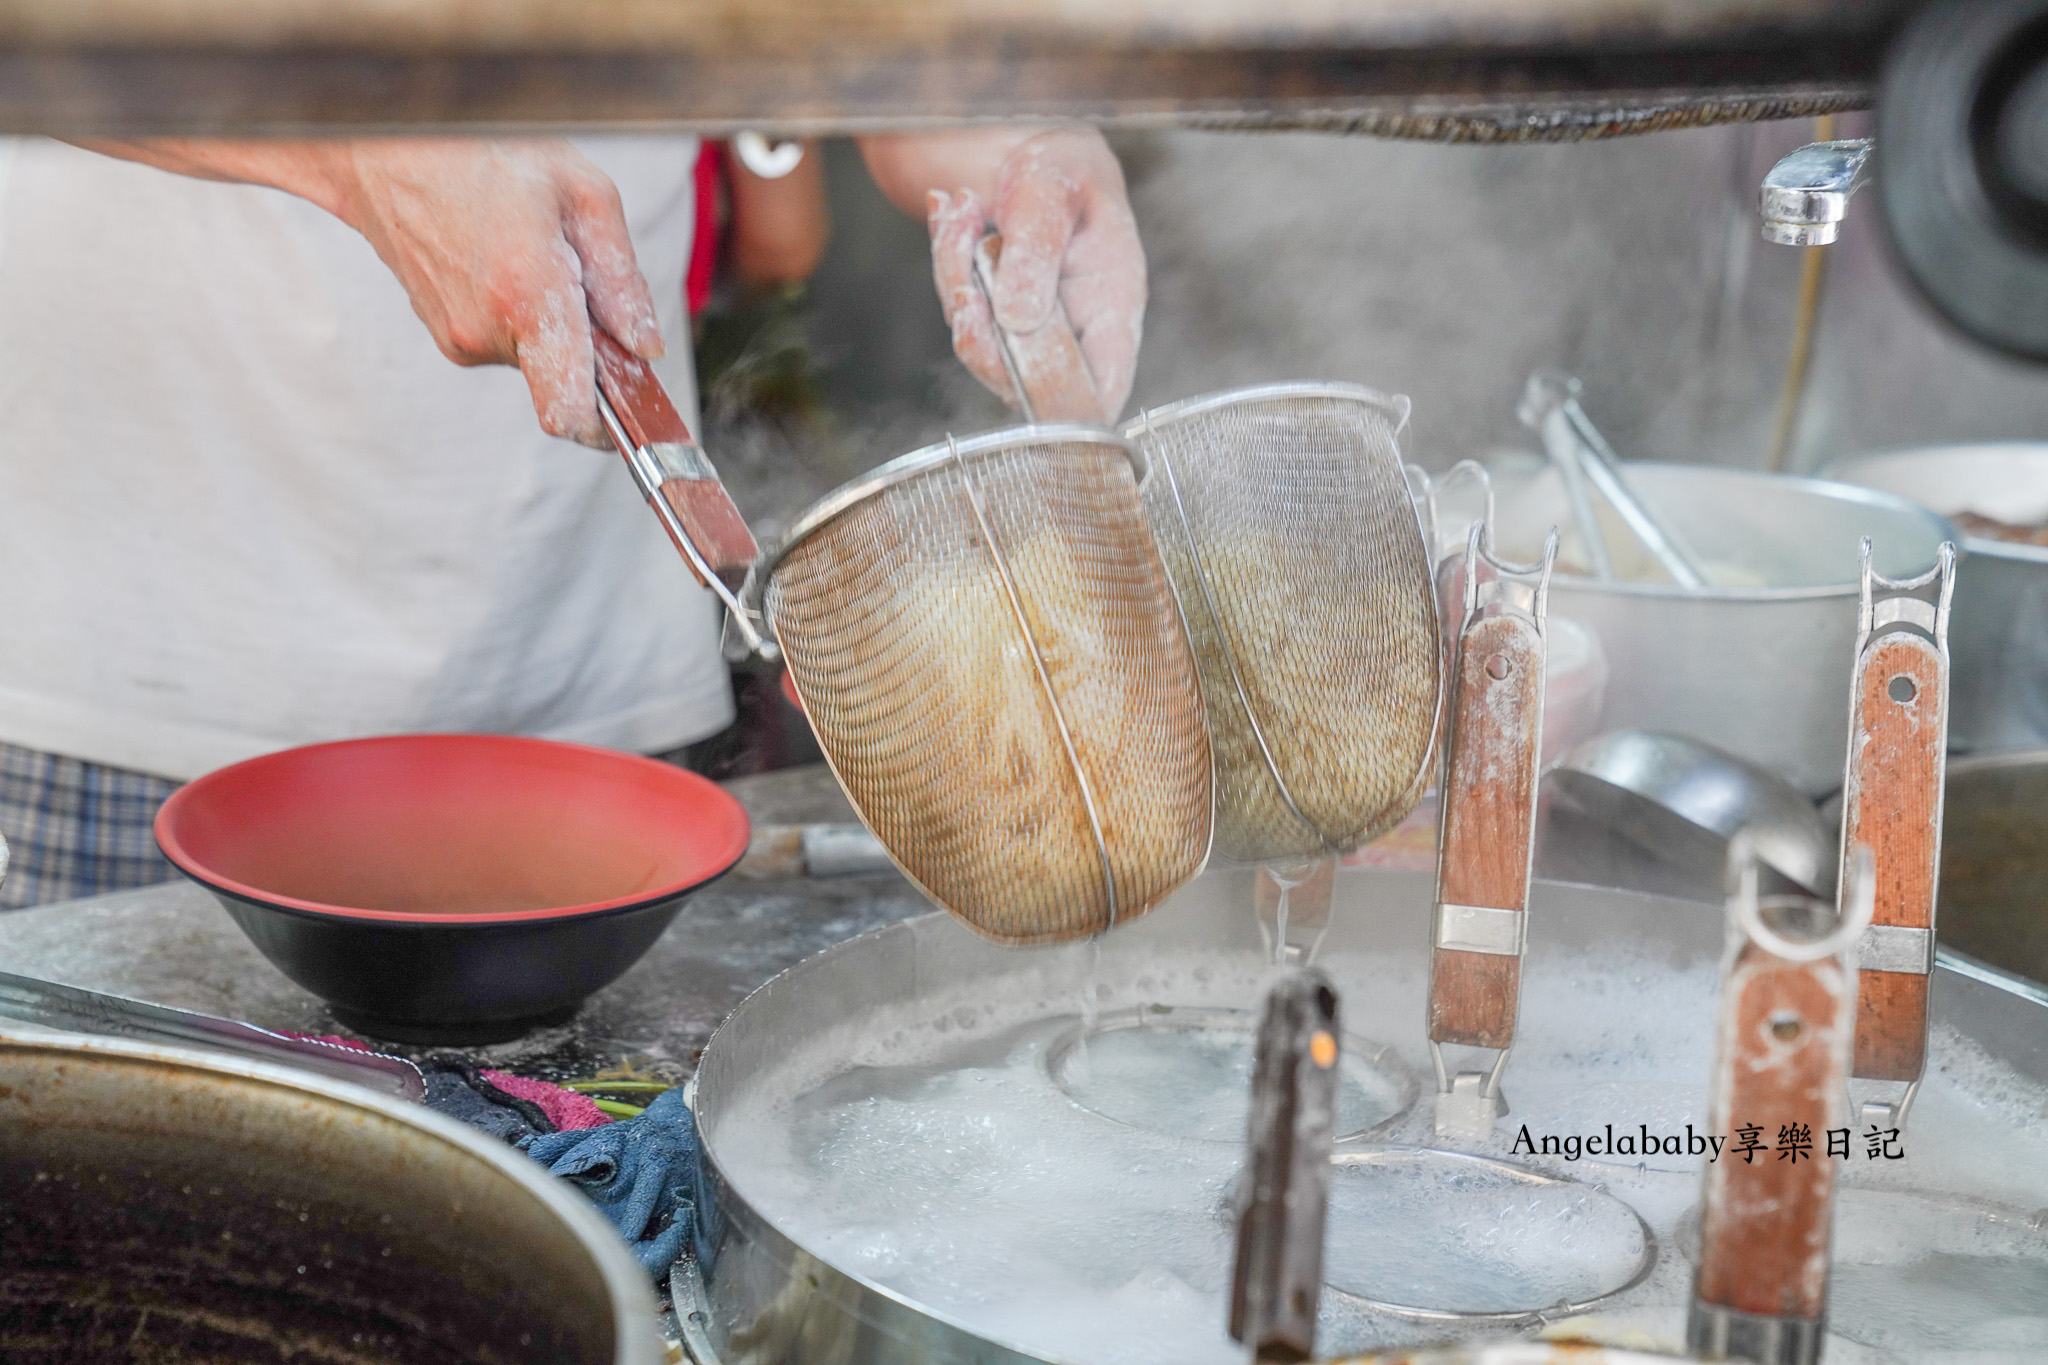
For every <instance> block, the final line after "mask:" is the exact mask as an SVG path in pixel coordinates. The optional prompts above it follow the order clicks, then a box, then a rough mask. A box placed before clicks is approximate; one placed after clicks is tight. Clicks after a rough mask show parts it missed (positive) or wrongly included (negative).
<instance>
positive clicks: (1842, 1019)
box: [1686, 942, 1854, 1361]
mask: <svg viewBox="0 0 2048 1365" xmlns="http://www.w3.org/2000/svg"><path fill="white" fill-rule="evenodd" d="M1853 975H1854V974H1853V973H1852V972H1851V971H1849V970H1848V969H1847V968H1846V967H1845V966H1844V964H1843V963H1842V961H1841V959H1840V958H1838V957H1825V958H1821V959H1819V960H1818V961H1812V962H1791V961H1788V960H1786V959H1784V958H1781V957H1777V956H1775V955H1773V954H1772V953H1770V952H1768V951H1766V950H1765V949H1763V948H1761V947H1759V946H1758V945H1757V944H1756V943H1754V942H1749V943H1745V944H1744V945H1743V946H1742V948H1741V949H1740V950H1739V951H1738V952H1737V954H1736V956H1735V959H1734V961H1733V962H1732V963H1731V964H1730V966H1729V969H1728V974H1727V976H1726V978H1725V980H1724V982H1723V985H1722V998H1721V1014H1720V1024H1719V1032H1718V1039H1717V1042H1718V1047H1717V1058H1716V1063H1715V1067H1714V1072H1713V1081H1712V1086H1713V1089H1712V1093H1711V1095H1710V1097H1709V1105H1708V1125H1707V1131H1708V1132H1709V1134H1711V1135H1714V1136H1717V1137H1722V1138H1725V1139H1726V1142H1725V1145H1724V1146H1723V1147H1722V1148H1721V1150H1720V1151H1719V1153H1718V1154H1716V1156H1715V1158H1714V1159H1713V1160H1711V1161H1708V1162H1706V1163H1705V1164H1704V1167H1703V1169H1704V1171H1705V1177H1704V1178H1705V1188H1704V1191H1703V1197H1702V1200H1701V1211H1700V1255H1699V1263H1698V1271H1697V1273H1696V1275H1695V1278H1694V1281H1693V1304H1692V1312H1691V1315H1690V1319H1689V1322H1688V1325H1687V1331H1686V1348H1687V1350H1688V1352H1690V1353H1691V1354H1692V1355H1694V1356H1696V1357H1698V1358H1702V1359H1708V1360H1728V1359H1741V1360H1756V1359H1769V1360H1772V1361H1795V1360H1796V1361H1812V1360H1817V1359H1818V1358H1819V1346H1820V1338H1821V1335H1822V1321H1823V1317H1824V1309H1825V1308H1826V1305H1827V1284H1828V1264H1829V1262H1828V1255H1829V1238H1830V1234H1831V1231H1832V1227H1833V1201H1834V1188H1835V1168H1836V1166H1837V1165H1838V1164H1839V1158H1838V1157H1834V1156H1830V1155H1829V1154H1828V1142H1829V1136H1828V1131H1827V1130H1830V1129H1834V1130H1837V1131H1839V1130H1841V1129H1842V1128H1843V1127H1845V1126H1846V1124H1847V1122H1848V1119H1847V1109H1848V1097H1847V1092H1846V1085H1847V1081H1848V1069H1849V1050H1850V1039H1851V1035H1852V1033H1853V1030H1854V1012H1853V1010H1854V986H1853V984H1852V982H1853ZM1760 1352H1761V1353H1762V1354H1760Z"/></svg>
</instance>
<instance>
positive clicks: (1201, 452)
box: [1125, 384, 1442, 864]
mask: <svg viewBox="0 0 2048 1365" xmlns="http://www.w3.org/2000/svg"><path fill="white" fill-rule="evenodd" d="M1407 420H1408V400H1407V399H1405V398H1388V397H1385V396H1383V395H1381V394H1378V393H1374V392H1373V391H1372V390H1370V389H1364V388H1359V387H1357V386H1354V385H1348V384H1270V385H1262V386H1259V387H1256V388H1249V389H1239V390H1235V391H1233V392H1229V393H1220V394H1214V395H1211V396H1209V397H1206V398H1194V399H1189V400H1187V401H1185V402H1181V403H1176V404H1173V405H1172V406H1170V407H1164V408H1159V409H1155V410H1153V411H1151V412H1147V413H1145V414H1143V415H1142V416H1140V417H1139V418H1138V419H1137V420H1135V421H1133V422H1132V423H1130V424H1129V425H1128V426H1127V427H1126V428H1125V434H1126V435H1127V436H1129V437H1131V438H1132V439H1133V440H1135V441H1137V442H1138V443H1139V444H1140V445H1141V447H1142V449H1143V450H1144V452H1145V456H1146V459H1147V460H1148V461H1149V462H1150V464H1151V465H1152V474H1151V477H1150V479H1149V480H1148V481H1147V483H1146V485H1145V489H1144V505H1145V514H1146V518H1147V520H1148V521H1149V523H1150V525H1151V527H1152V532H1153V536H1154V538H1155V539H1156V540H1157V542H1158V544H1159V548H1160V552H1161V556H1162V558H1163V559H1164V560H1165V563H1166V567H1167V571H1168V573H1169V574H1170V575H1171V576H1172V579H1173V583H1174V586H1175V587H1176V588H1177V589H1178V590H1179V593H1180V598H1181V603H1182V607H1183V609H1184V611H1185V613H1186V617H1187V627H1188V636H1189V639H1190V641H1191V642H1192V644H1193V647H1194V651H1195V657H1196V660H1197V662H1198V666H1199V671H1200V677H1201V686H1202V694H1203V697H1204V699H1205V701H1206V702H1207V709H1208V717H1209V733H1210V740H1211V743H1212V745H1213V746H1214V750H1215V762H1216V847H1215V851H1216V855H1217V856H1218V857H1220V858H1226V859H1229V860H1231V861H1233V862H1240V863H1268V864H1275V863H1281V862H1285V861H1289V860H1293V861H1300V860H1303V859H1312V858H1321V857H1326V856H1329V855H1331V854H1336V853H1343V852H1348V851H1349V850H1351V849H1354V848H1357V847H1358V846H1359V845H1360V844H1363V843H1365V842H1367V841H1369V840H1371V839H1373V838H1376V837H1378V836H1379V835H1380V834H1382V833H1384V832H1385V831H1386V830H1388V829H1390V828H1392V827H1393V825H1394V824H1396V823H1397V822H1398V821H1399V820H1400V819H1401V817H1402V816H1404V815H1406V814H1407V813H1408V811H1409V810H1411V809H1413V807H1414V805H1415V803H1416V802H1417V801H1418V800H1419V799H1420V798H1421V795H1422V792H1423V789H1424V786H1425V785H1426V783H1427V781H1428V776H1429V774H1428V758H1429V753H1430V748H1431V744H1432V742H1433V740H1434V739H1435V736H1436V726H1437V716H1438V706H1439V684H1440V675H1441V670H1442V658H1441V644H1440V636H1439V627H1438V624H1437V606H1436V597H1435V593H1434V592H1433V591H1432V587H1431V580H1430V562H1429V554H1428V551H1427V549H1426V547H1425V546H1424V545H1423V540H1422V530H1421V525H1420V523H1419V521H1418V518H1417V515H1416V509H1415V504H1414V501H1413V499H1412V498H1411V497H1410V495H1409V491H1408V484H1407V478H1406V476H1405V474H1404V473H1403V471H1402V467H1401V459H1400V450H1399V438H1400V434H1401V431H1402V429H1403V428H1404V427H1405V426H1406V425H1407Z"/></svg>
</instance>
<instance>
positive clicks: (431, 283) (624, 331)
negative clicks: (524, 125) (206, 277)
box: [330, 138, 662, 448]
mask: <svg viewBox="0 0 2048 1365" xmlns="http://www.w3.org/2000/svg"><path fill="white" fill-rule="evenodd" d="M335 150H336V164H335V166H334V167H333V168H332V170H331V175H332V180H331V183H332V185H333V195H334V201H333V203H332V204H331V205H330V207H331V208H332V209H333V210H334V212H335V213H336V214H337V215H338V216H340V217H341V218H342V219H343V220H344V221H345V222H347V223H348V224H349V225H350V226H352V227H354V228H355V229H356V230H357V231H358V232H361V233H362V234H363V236H364V237H366V238H367V239H369V242H370V245H371V246H372V247H374V248H376V251H377V255H378V256H379V257H381V258H382V259H383V261H384V263H385V264H386V265H387V266H389V267H391V271H392V273H393V274H395V275H396V276H398V279H399V282H400V283H401V284H403V285H404V286H405V290H406V293H407V294H408V295H410V296H411V299H412V306H413V311H415V312H416V313H418V314H419V315H420V318H421V320H422V321H424V322H425V323H426V324H427V329H428V330H429V331H430V332H432V333H433V336H434V341H435V343H436V344H438V345H439V346H440V348H441V351H442V353H443V354H444V355H446V356H447V357H448V358H449V359H450V360H453V361H454V362H455V363H456V364H458V365H517V366H518V367H519V369H520V372H521V373H523V374H524V375H525V376H526V384H527V388H528V389H529V390H530V391H531V393H532V395H533V410H534V412H535V414H537V415H538V416H539V418H540V424H541V427H542V428H543V429H544V430H546V431H547V432H549V433H550V434H552V435H556V436H567V437H570V438H572V439H574V440H578V441H581V442H583V443H584V444H586V445H594V446H598V447H601V448H609V445H610V443H609V441H608V440H607V439H606V437H605V432H604V428H603V426H602V425H601V424H600V423H599V421H598V417H597V388H596V363H595V357H594V355H593V353H592V351H591V341H590V319H591V317H592V316H595V317H596V318H597V319H598V320H599V321H600V322H601V323H603V325H604V327H605V329H606V330H607V331H609V332H610V333H611V334H612V335H613V336H614V337H617V338H618V340H619V341H620V343H621V344H623V345H624V346H625V347H626V348H627V349H628V350H630V351H633V352H634V353H636V354H638V355H640V356H642V357H644V358H646V359H649V360H652V359H654V358H655V357H657V356H659V355H660V354H661V353H662V340H661V329H660V327H659V325H658V324H657V323H656V321H655V316H654V300H653V298H652V296H651V295H650V294H649V292H648V289H647V281H646V280H645V279H644V278H643V277H642V276H641V274H640V267H639V264H638V262H637V261H636V260H635V259H634V255H633V243H632V241H631V239H630V238H629V237H628V236H627V234H626V219H625V213H624V210H623V209H622V208H621V206H620V203H619V192H618V190H617V188H615V187H614V186H613V184H612V182H611V181H610V179H608V178H607V177H606V176H605V174H604V172H602V171H600V170H599V169H598V168H597V167H596V166H594V165H592V164H591V163H590V162H589V161H588V160H587V159H586V158H585V157H584V156H583V155H582V154H581V153H579V152H577V151H576V150H575V149H574V148H573V147H571V146H570V145H569V144H568V143H566V142H563V141H559V140H554V139H545V140H530V141H529V140H518V141H501V140H483V139H469V138H431V139H429V138H390V139H369V140H361V141H351V142H347V143H343V144H338V145H337V147H336V149H335Z"/></svg>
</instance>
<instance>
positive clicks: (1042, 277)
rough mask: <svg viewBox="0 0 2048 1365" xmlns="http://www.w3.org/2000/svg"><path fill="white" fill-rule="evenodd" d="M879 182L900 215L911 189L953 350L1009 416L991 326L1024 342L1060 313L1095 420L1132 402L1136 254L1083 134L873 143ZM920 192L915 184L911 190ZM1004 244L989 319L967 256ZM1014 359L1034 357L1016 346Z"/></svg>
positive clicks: (1094, 149)
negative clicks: (981, 245)
mask: <svg viewBox="0 0 2048 1365" xmlns="http://www.w3.org/2000/svg"><path fill="white" fill-rule="evenodd" d="M863 150H864V151H865V152H867V155H868V164H869V166H870V168H871V169H873V170H874V172H875V177H876V180H877V181H878V182H879V183H880V184H881V185H882V187H883V189H884V191H885V192H887V193H889V195H890V197H891V198H892V199H895V200H896V201H897V202H898V203H899V204H901V205H903V206H904V207H906V208H907V207H909V204H908V203H906V200H908V199H909V198H910V194H911V192H913V191H922V193H923V194H924V196H925V199H926V214H927V218H928V221H929V223H930V225H931V233H932V267H933V274H934V276H935V278H936V280H937V282H938V287H939V299H940V302H941V303H942V304H943V305H944V307H945V310H946V319H947V321H948V322H949V323H950V324H951V325H952V329H953V349H954V350H955V351H956V352H957V353H958V354H959V356H960V359H961V361H962V362H963V363H964V364H965V365H966V366H967V368H968V369H969V370H970V371H971V372H973V374H974V376H975V377H976V378H978V379H979V380H981V382H982V383H984V384H986V385H988V387H989V388H991V389H993V390H994V391H995V392H996V393H997V394H998V395H1000V396H1001V397H1002V398H1003V399H1004V401H1006V402H1008V403H1010V404H1011V406H1013V407H1014V406H1016V405H1017V396H1016V394H1015V393H1014V392H1012V390H1011V386H1010V380H1009V376H1008V374H1007V372H1006V371H1005V370H1004V368H1003V361H1002V355H1001V353H1000V352H999V351H998V350H997V349H996V340H995V332H994V325H995V322H996V321H997V320H1000V321H1001V323H1002V325H1003V327H1004V328H1005V329H1006V330H1007V331H1009V332H1010V333H1011V334H1012V335H1013V336H1015V337H1018V338H1020V339H1028V338H1029V337H1030V335H1031V334H1032V333H1034V332H1037V331H1038V330H1039V329H1041V328H1043V327H1046V326H1047V325H1049V324H1050V323H1051V322H1052V320H1053V318H1054V316H1055V308H1054V305H1055V304H1056V303H1057V304H1058V305H1060V307H1062V308H1064V310H1065V313H1066V316H1067V320H1068V321H1069V322H1070V323H1072V325H1073V328H1074V331H1075V332H1076V333H1077V334H1078V336H1079V337H1080V342H1081V352H1082V355H1083V356H1084V357H1085V358H1086V360H1087V362H1088V370H1089V373H1090V375H1091V376H1092V378H1093V381H1094V386H1095V391H1096V395H1097V397H1099V398H1100V399H1101V403H1102V415H1103V417H1104V418H1105V419H1106V420H1114V419H1115V418H1116V416H1117V415H1118V414H1119V413H1121V412H1122V411H1123V407H1124V404H1125V403H1126V402H1127V401H1128V400H1129V398H1130V396H1131V383H1132V380H1133V378H1134V377H1135V373H1136V370H1137V363H1138V341H1139V338H1140V335H1141V334H1142V332H1143V329H1144V322H1145V250H1144V247H1143V246H1142V245H1140V244H1139V241H1138V227H1137V222H1136V220H1135V219H1134V218H1133V217H1132V216H1131V205H1130V200H1129V198H1128V197H1127V195H1126V194H1125V191H1124V177H1123V168H1122V167H1121V166H1119V165H1118V164H1117V159H1116V156H1115V154H1114V153H1113V152H1111V151H1110V149H1109V144H1108V143H1106V142H1104V141H1103V140H1102V135H1101V134H1100V133H1098V132H1096V131H1095V130H1094V129H1093V128H1085V127H1081V128H1056V129H1051V130H1044V131H1034V130H1029V129H1004V130H996V131H993V132H987V133H956V134H936V135H923V136H916V137H899V138H895V139H887V140H885V139H879V138H877V139H870V140H868V141H867V142H865V143H864V144H863ZM920 182H921V183H920ZM991 227H993V228H994V229H995V230H996V231H998V232H1000V233H1001V234H1002V237H1003V250H1002V255H1001V257H1000V259H999V260H998V262H997V265H996V272H995V288H994V291H993V292H994V296H995V309H994V313H993V316H992V315H991V312H990V309H989V304H988V301H987V300H986V299H984V298H983V297H982V293H981V290H980V289H979V287H977V286H976V284H975V281H974V248H975V245H976V243H978V242H979V241H980V240H981V238H982V236H983V235H984V234H986V233H987V232H988V230H989V229H990V228H991ZM1020 349H1039V348H1031V347H1029V343H1028V340H1027V341H1026V345H1025V346H1024V347H1022V348H1020Z"/></svg>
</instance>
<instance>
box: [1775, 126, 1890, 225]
mask: <svg viewBox="0 0 2048 1365" xmlns="http://www.w3.org/2000/svg"><path fill="white" fill-rule="evenodd" d="M1870 149H1871V141H1870V139H1869V138H1867V137H1861V138H1850V139H1847V140H1845V141H1841V142H1809V143H1808V144H1807V145H1806V146H1804V147H1801V148H1800V149H1799V150H1798V151H1796V152H1794V153H1792V154H1791V155H1790V156H1788V157H1786V158H1785V159H1784V160H1783V161H1780V162H1779V163H1778V164H1777V165H1775V166H1773V167H1771V172H1770V174H1769V175H1766V176H1765V177H1764V187H1763V193H1762V194H1761V195H1760V196H1759V198H1758V207H1759V209H1760V210H1761V211H1762V213H1763V218H1764V240H1765V241H1767V242H1778V243H1780V244H1782V245H1784V246H1824V245H1826V244H1827V243H1829V242H1832V241H1834V240H1835V236H1836V234H1837V233H1839V232H1840V231H1841V228H1842V218H1843V215H1845V214H1847V213H1848V211H1849V196H1850V195H1852V194H1854V193H1856V191H1857V190H1859V189H1861V188H1862V187H1863V184H1864V182H1865V181H1867V180H1868V179H1870V175H1871V161H1870Z"/></svg>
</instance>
